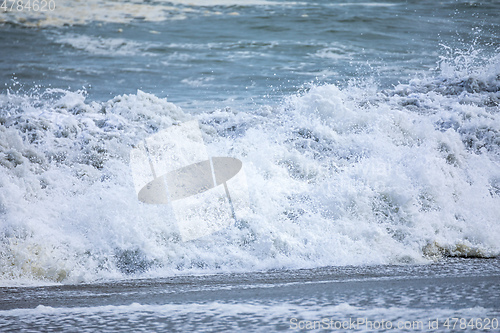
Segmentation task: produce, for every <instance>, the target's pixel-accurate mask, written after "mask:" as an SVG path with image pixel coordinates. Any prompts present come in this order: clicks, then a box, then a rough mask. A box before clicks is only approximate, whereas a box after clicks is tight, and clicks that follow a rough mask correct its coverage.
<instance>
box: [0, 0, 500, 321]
mask: <svg viewBox="0 0 500 333" xmlns="http://www.w3.org/2000/svg"><path fill="white" fill-rule="evenodd" d="M54 1H55V2H54V3H53V4H54V5H55V9H54V10H48V11H46V12H41V11H33V10H31V11H29V10H27V9H26V8H24V9H23V10H14V9H13V10H10V8H9V9H8V10H7V11H5V8H3V9H0V10H1V11H0V29H1V32H2V33H1V34H0V55H1V56H0V80H1V82H0V83H1V87H0V89H1V91H0V283H1V285H2V286H5V287H19V286H23V285H52V284H61V283H62V284H63V285H67V284H78V283H91V284H92V283H107V282H106V281H117V280H123V279H129V278H134V279H136V278H146V279H164V278H167V277H174V276H178V275H179V274H181V275H185V276H188V277H189V276H199V274H202V275H203V274H214V273H225V274H236V273H238V274H257V273H255V272H262V271H267V270H278V271H279V270H283V272H285V271H284V270H295V269H310V270H313V271H311V274H312V276H316V275H315V274H316V273H315V272H316V271H314V270H315V269H319V268H321V267H366V265H368V266H367V267H370V266H371V265H400V264H402V265H407V264H412V265H413V264H429V263H432V262H438V263H440V262H441V263H443V264H445V263H447V261H442V260H443V258H445V257H468V258H470V257H473V258H496V257H498V256H499V254H500V242H499V239H500V221H499V216H500V112H499V103H500V55H499V53H500V52H499V51H500V22H499V21H498V13H500V3H499V2H497V1H494V0H491V1H481V2H479V1H462V0H445V1H440V2H436V1H396V0H390V1H386V2H377V1H364V2H361V1H322V0H319V1H302V2H300V1H299V2H290V1H265V0H255V1H252V0H248V1H230V0H219V1H216V0H214V1H196V0H194V1H181V0H179V1H150V2H141V1H100V0H89V1H77V0H73V1H57V0H54ZM193 119H194V120H198V122H199V124H200V128H201V131H202V135H203V139H204V143H205V145H206V147H207V151H208V153H209V154H210V155H211V156H230V157H234V158H237V159H239V160H241V161H242V163H243V165H244V168H245V174H246V179H247V181H248V188H249V197H250V207H249V208H250V209H248V210H246V211H245V214H240V215H239V216H237V220H236V221H235V223H234V224H233V225H231V226H229V227H227V228H224V229H223V230H220V231H218V232H216V233H213V234H211V235H207V236H205V237H202V238H199V239H196V240H193V241H189V242H183V241H182V238H181V237H180V234H179V229H178V225H177V224H176V223H175V220H174V219H173V218H172V214H171V212H170V208H169V207H168V206H162V205H147V204H144V203H142V202H140V201H139V200H138V199H137V194H136V191H135V189H134V183H133V177H132V172H131V168H130V160H129V159H130V158H129V156H130V151H131V149H132V148H133V147H135V146H136V145H137V144H138V143H139V142H141V140H144V139H145V138H147V137H149V136H150V135H152V134H154V133H157V132H159V131H161V130H163V129H166V128H169V127H170V126H172V125H178V124H181V123H183V122H186V121H189V120H193ZM214 218H216V217H214ZM478 260H479V259H478ZM481 260H482V259H481ZM492 260H493V261H486V262H487V263H493V262H497V260H498V259H492ZM495 260H496V261H495ZM472 263H473V261H463V262H461V265H462V266H461V267H463V269H467V267H468V266H470V265H472ZM485 265H486V267H487V266H488V264H485ZM491 265H493V266H494V264H491ZM495 265H496V264H495ZM374 267H375V266H374ZM377 267H398V266H377ZM394 269H396V268H394ZM283 274H285V273H283ZM286 274H288V273H286ZM286 274H285V275H286ZM408 274H409V275H411V274H410V273H408ZM481 274H482V275H483V276H486V275H488V274H486V273H484V274H483V273H481ZM389 275H390V274H389ZM493 275H494V276H496V277H497V278H498V276H499V274H498V269H496V270H493ZM286 276H288V275H286ZM284 280H285V281H288V280H289V277H284ZM478 283H479V282H478ZM9 290H10V289H9ZM82 292H85V290H83V289H82ZM491 292H493V293H495V292H496V295H498V290H497V289H491ZM409 297H410V296H409ZM411 297H420V296H411ZM481 299H483V300H484V298H481ZM214 301H215V302H217V301H221V299H217V298H216V299H215V300H214ZM287 302H292V303H293V301H292V300H287ZM315 302H317V300H316V301H315ZM344 302H345V304H344V303H342V304H344V305H342V304H341V303H338V304H337V305H335V306H340V307H348V310H349V311H351V312H353V313H354V312H356V311H358V310H359V311H361V310H360V309H364V310H362V311H371V310H369V309H377V306H376V305H373V304H375V303H373V304H371V305H370V306H369V307H368V308H367V309H368V310H367V309H365V308H359V309H358V308H357V307H358V306H361V307H363V306H364V305H362V304H355V301H354V300H353V301H352V302H350V301H349V299H346V300H345V301H344ZM292 303H290V304H292ZM92 304H93V305H92ZM108 304H112V303H108ZM221 304H222V303H221ZM221 304H219V303H213V304H212V305H210V306H212V307H213V309H212V308H210V309H211V310H210V309H209V310H206V311H214V312H215V313H218V311H226V310H223V309H222V308H221V307H225V306H226V305H221ZM290 304H289V305H290ZM315 304H316V303H315ZM318 304H319V303H318ZM318 304H316V305H314V306H312V308H311V310H310V311H313V312H314V311H316V310H317V309H316V308H315V306H316V307H319V305H318ZM339 304H340V305H339ZM349 304H350V305H349ZM388 304H393V305H394V304H396V305H394V306H397V302H396V303H394V302H393V303H390V302H389V303H388ZM38 305H42V306H43V305H44V303H43V302H36V301H34V302H33V303H32V304H31V307H33V308H34V307H36V306H38ZM45 305H46V304H45ZM90 305H91V306H94V308H92V309H93V310H92V309H91V310H85V309H83V308H79V309H73V310H53V309H52V308H50V309H49V308H47V307H42V308H40V307H38V308H37V309H38V310H37V311H40V312H42V313H47V312H50V313H51V314H54V313H58V314H56V315H55V316H56V318H58V316H61V317H64V316H66V315H71V314H70V313H72V312H71V311H84V312H85V311H91V312H92V311H96V312H99V313H100V312H106V313H107V311H108V312H109V311H111V312H113V313H114V312H119V313H122V312H123V311H124V312H126V313H128V312H131V311H132V312H135V311H136V310H137V311H138V312H139V313H142V312H141V311H146V312H147V313H149V311H152V312H153V313H156V312H160V313H161V312H162V311H167V310H165V309H163V308H151V309H149V308H147V309H146V308H141V306H142V305H140V304H139V305H132V306H131V307H129V308H120V307H117V308H112V309H111V308H100V307H99V306H101V305H100V304H99V303H98V302H94V303H91V304H90ZM61 306H68V304H66V305H61ZM78 306H82V307H84V306H86V305H85V304H80V305H78ZM103 306H104V305H103ZM113 306H118V305H117V304H114V305H113ZM120 306H121V305H120ZM242 306H243V305H242ZM248 306H250V307H253V306H254V305H248ZM255 306H257V307H258V306H261V305H255ZM262 306H264V305H262ZM266 306H267V305H266ZM387 306H389V305H387ZM387 306H384V305H383V304H382V305H380V307H381V308H387ZM402 306H406V305H402ZM439 306H441V305H439ZM443 306H444V305H443ZM471 306H474V305H471ZM478 306H484V308H485V309H486V310H484V309H483V310H484V311H483V310H478V311H479V312H478V313H483V314H489V315H491V314H492V313H493V314H495V312H491V311H493V310H491V309H493V308H495V307H496V308H498V304H496V305H495V304H494V303H488V302H486V301H485V304H483V305H481V304H479V305H478ZM290 307H293V306H292V305H290ZM290 307H286V306H285V308H286V309H289V308H290ZM285 308H283V309H282V310H279V309H278V310H279V311H288V310H284V309H285ZM464 308H466V306H465V305H464ZM224 309H225V308H224ZM274 309H275V311H278V310H277V308H274ZM315 309H316V310H315ZM318 309H319V308H318ZM342 309H343V310H342V311H344V310H345V309H347V308H342ZM488 309H489V310H488ZM476 310H477V309H476ZM19 311H21V312H19V313H17V312H16V314H6V313H0V316H8V317H7V318H11V320H17V319H19V318H25V317H24V316H28V317H29V316H31V314H29V313H28V312H22V311H28V310H19ZM54 311H55V312H54ZM57 311H62V312H61V313H59V312H57ZM65 311H66V312H65ZM168 311H173V312H176V311H177V312H176V313H181V314H179V316H181V317H182V316H184V315H183V314H182V313H184V312H183V311H187V310H186V309H185V308H176V305H172V309H169V310H168ZM178 311H180V312H178ZM193 311H202V310H199V309H198V310H196V309H194V310H193ZM203 311H204V310H203ZM242 311H243V312H245V311H249V312H250V313H254V312H255V313H258V312H261V311H264V310H262V309H260V308H259V309H257V308H252V309H243V310H242ZM252 311H254V312H252ZM279 311H278V312H279ZM318 311H319V310H318ZM342 311H341V312H342ZM345 311H347V310H345ZM349 311H347V312H349ZM373 311H375V310H373ZM443 311H445V310H443ZM464 311H465V310H464ZM481 311H483V312H481ZM320 312H321V311H320ZM445 312H446V311H445ZM466 312H467V311H466ZM476 312H477V311H476ZM342 313H344V312H342ZM349 313H350V312H349ZM496 314H497V315H498V313H496ZM370 315H376V314H375V312H374V313H371V314H370ZM391 315H392V314H391ZM9 316H10V317H9ZM214 316H215V317H217V315H214ZM118 317H119V316H118ZM13 318H14V319H13ZM16 318H17V319H16ZM179 318H180V317H179ZM268 319H269V318H268ZM268 319H266V320H268ZM179 320H180V319H179ZM4 322H5V318H4V321H3V322H2V321H1V320H0V323H4ZM89 325H90V324H89ZM276 328H279V327H276ZM150 329H151V327H150Z"/></svg>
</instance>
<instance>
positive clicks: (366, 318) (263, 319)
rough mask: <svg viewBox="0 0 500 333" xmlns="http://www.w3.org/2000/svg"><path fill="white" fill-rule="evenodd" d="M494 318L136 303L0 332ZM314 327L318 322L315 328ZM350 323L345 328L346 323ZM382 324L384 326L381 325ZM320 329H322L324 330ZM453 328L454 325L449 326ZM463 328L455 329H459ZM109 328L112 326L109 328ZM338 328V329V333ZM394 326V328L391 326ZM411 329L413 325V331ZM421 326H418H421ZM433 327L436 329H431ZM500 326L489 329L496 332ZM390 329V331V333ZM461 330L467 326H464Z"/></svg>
mask: <svg viewBox="0 0 500 333" xmlns="http://www.w3.org/2000/svg"><path fill="white" fill-rule="evenodd" d="M492 316H493V317H494V316H495V310H493V309H485V308H482V307H473V308H462V309H443V308H433V309H432V315H430V314H429V309H412V308H407V307H402V306H394V307H388V308H365V307H358V306H353V305H350V304H348V303H340V304H338V305H325V304H296V303H288V302H280V303H277V302H271V303H270V304H269V303H268V304H259V303H256V302H238V303H237V304H235V303H232V302H228V303H224V302H209V303H202V304H165V305H146V304H139V303H132V304H130V305H119V306H112V305H107V306H94V307H72V308H54V307H50V306H43V305H39V306H38V307H36V308H34V309H14V310H7V311H0V327H2V326H4V325H5V326H9V327H10V328H17V329H22V328H24V327H26V326H28V327H44V328H51V329H72V328H74V327H78V328H79V330H80V331H82V332H93V331H95V327H96V325H99V326H103V325H105V326H106V327H108V329H116V328H118V327H120V323H121V322H122V321H123V322H124V325H126V326H124V327H123V328H127V329H130V328H131V327H133V329H134V330H151V329H156V330H165V329H166V328H168V330H170V331H198V330H206V329H210V330H222V331H226V330H241V328H242V327H245V331H247V332H264V331H265V332H268V331H275V330H284V329H298V328H299V325H300V328H302V329H304V328H305V327H306V325H309V328H311V327H312V325H316V329H320V328H322V329H328V330H337V329H342V327H338V326H339V325H342V324H343V323H344V326H345V327H346V328H348V327H349V322H351V324H350V328H351V329H352V330H355V331H356V332H375V331H377V332H385V331H388V330H391V329H393V330H397V329H398V327H399V328H400V329H403V328H404V327H405V325H406V327H407V328H408V327H410V328H413V329H414V330H418V331H420V330H426V329H428V327H429V325H430V324H429V322H430V321H434V320H436V319H437V318H439V327H443V325H444V324H445V323H444V320H445V318H453V317H455V318H471V317H472V318H486V317H489V318H490V319H491V317H492ZM314 322H316V323H315V324H314ZM346 322H347V323H346ZM382 323H384V324H382ZM320 324H321V326H320ZM451 324H452V325H453V322H451ZM460 324H461V322H458V323H457V324H456V325H457V327H459V325H460ZM108 325H109V326H108ZM335 325H337V329H335ZM389 325H390V326H389ZM412 325H414V326H413V327H412ZM418 325H420V326H418ZM431 325H432V324H431ZM497 325H498V323H497V322H494V323H493V325H492V324H490V325H489V326H490V327H496V326H497ZM388 327H390V328H391V329H387V328H388ZM462 327H463V323H462Z"/></svg>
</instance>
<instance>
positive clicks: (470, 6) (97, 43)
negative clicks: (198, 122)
mask: <svg viewBox="0 0 500 333" xmlns="http://www.w3.org/2000/svg"><path fill="white" fill-rule="evenodd" d="M123 3H124V4H126V3H127V2H123ZM96 4H97V5H96V8H95V9H94V11H93V13H94V14H96V13H97V14H103V13H102V11H105V10H108V11H111V10H112V9H109V8H105V7H103V6H102V4H101V7H99V2H96ZM244 4H245V3H244V2H243V3H241V2H239V4H236V3H235V4H230V5H226V6H220V5H219V6H203V3H199V5H193V6H188V5H182V4H178V5H174V7H173V8H174V9H171V10H170V12H172V13H176V14H169V13H170V12H167V13H166V14H165V18H164V19H163V20H161V21H159V22H151V21H148V15H147V14H146V15H145V16H141V15H139V14H136V13H135V12H129V10H127V9H126V7H117V8H114V9H113V10H112V11H113V12H110V13H109V16H111V18H109V17H108V18H102V19H96V20H92V19H91V18H87V19H86V21H85V24H79V23H80V22H79V21H78V20H76V19H75V18H74V17H72V16H70V15H68V13H67V12H66V11H63V9H62V8H57V9H56V10H55V11H54V12H49V13H48V14H47V15H52V16H54V17H56V18H58V19H59V20H58V21H55V23H53V21H49V22H46V21H43V20H42V21H41V23H40V19H39V20H38V21H36V20H35V19H34V22H33V21H28V22H29V24H27V23H24V22H20V19H19V18H18V17H17V16H15V15H13V14H12V13H9V15H7V14H2V19H3V20H4V21H7V23H3V24H2V31H3V33H2V37H0V38H1V39H0V45H1V46H2V47H1V51H0V52H1V53H2V56H1V57H0V59H1V60H0V69H1V77H0V80H1V82H0V83H2V89H3V90H4V91H6V90H7V89H9V88H10V89H15V87H16V85H15V84H14V83H18V84H20V85H22V86H23V88H24V89H25V90H29V89H30V88H33V87H35V86H37V85H40V86H41V87H49V86H51V87H55V88H63V89H68V88H69V89H72V90H78V89H82V87H84V88H85V90H86V91H87V92H88V94H89V98H91V99H94V100H107V99H110V98H112V97H113V96H116V95H118V94H129V93H135V92H136V91H137V89H141V90H143V91H145V92H148V93H152V94H155V95H156V96H158V97H168V98H169V100H170V101H172V102H174V103H182V105H184V106H185V105H191V104H198V103H199V104H202V105H203V107H205V108H213V107H214V106H212V104H213V105H215V106H218V107H224V106H227V105H233V106H234V105H235V104H236V105H237V104H245V105H249V104H250V105H251V104H252V103H258V104H262V103H266V104H268V103H270V102H269V100H274V101H276V100H279V99H280V98H282V97H283V96H287V95H289V94H290V93H294V92H296V91H297V90H299V89H300V88H301V87H303V86H304V85H306V84H308V83H310V82H314V83H336V84H340V85H345V84H346V83H347V82H348V81H349V80H365V79H367V78H374V79H375V80H376V81H377V82H379V83H380V84H381V85H382V86H383V87H389V86H391V85H394V84H397V83H398V82H407V81H409V80H410V79H412V78H414V77H415V76H417V75H424V74H428V73H429V72H430V71H431V70H432V69H433V68H436V66H437V63H438V61H439V57H440V56H442V55H445V54H446V47H450V48H469V47H474V48H475V49H484V52H485V54H484V56H487V54H489V55H491V54H493V53H494V52H496V49H497V47H498V45H499V31H500V27H499V23H498V14H497V13H498V11H499V8H498V2H496V1H482V2H481V3H479V2H470V1H444V2H435V1H387V2H376V1H366V2H359V1H352V2H347V1H333V2H332V1H308V2H300V3H288V2H286V1H278V2H272V3H269V4H263V5H244ZM250 4H251V3H250ZM150 5H151V6H152V8H148V10H149V12H151V11H154V10H158V11H161V8H162V7H160V5H163V3H160V2H158V3H156V2H152V3H150ZM155 5H158V6H157V8H158V9H155ZM61 6H62V5H61ZM69 8H71V6H70V5H69ZM77 8H78V7H77ZM75 10H76V9H75ZM174 10H175V11H174ZM149 12H148V11H146V13H149ZM164 12H165V11H164ZM179 12H180V13H181V15H182V17H181V19H179V17H178V15H180V14H178V13H179ZM73 15H74V14H73ZM113 15H114V16H113ZM134 15H139V16H138V17H136V18H134ZM18 16H19V15H18ZM68 16H69V17H68ZM113 17H116V18H113ZM125 19H126V21H127V22H125V23H116V22H115V21H122V20H125ZM37 22H38V24H39V25H41V27H32V25H36V24H37ZM28 25H29V26H28ZM200 107H202V106H200Z"/></svg>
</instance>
